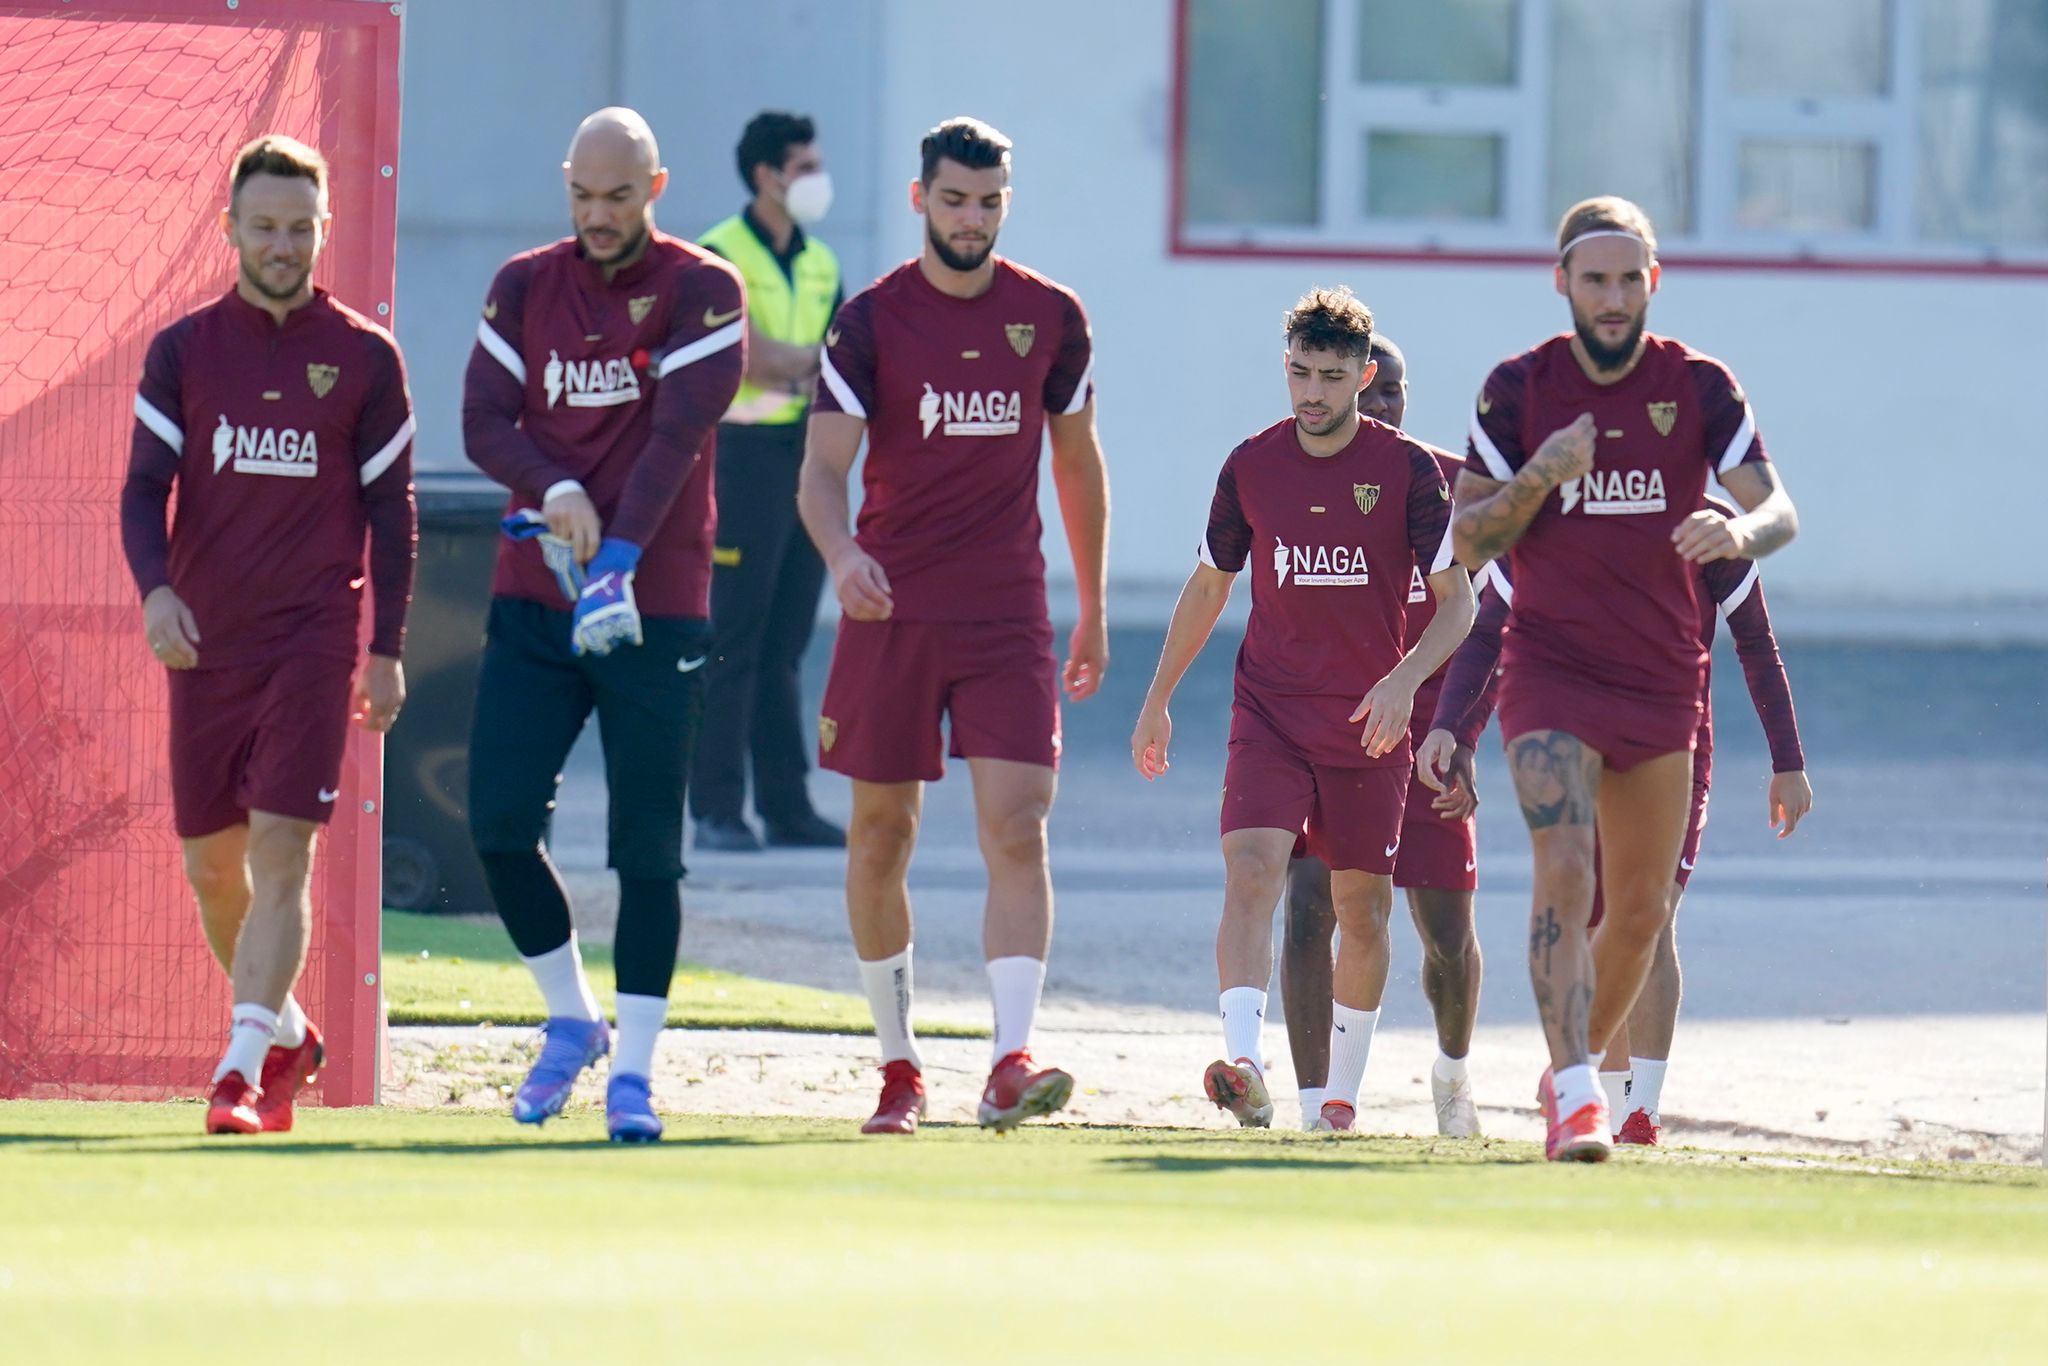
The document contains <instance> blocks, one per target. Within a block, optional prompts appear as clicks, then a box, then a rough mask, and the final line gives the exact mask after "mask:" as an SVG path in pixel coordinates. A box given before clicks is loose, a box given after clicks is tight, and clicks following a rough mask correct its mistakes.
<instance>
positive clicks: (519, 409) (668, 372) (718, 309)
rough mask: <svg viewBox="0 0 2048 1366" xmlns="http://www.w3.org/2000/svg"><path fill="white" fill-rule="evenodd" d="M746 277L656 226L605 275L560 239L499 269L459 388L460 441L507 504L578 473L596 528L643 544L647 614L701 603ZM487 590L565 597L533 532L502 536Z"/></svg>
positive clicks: (639, 577) (741, 341) (739, 356)
mask: <svg viewBox="0 0 2048 1366" xmlns="http://www.w3.org/2000/svg"><path fill="white" fill-rule="evenodd" d="M745 315H746V287H745V286H744V285H743V284H742V283H741V281H740V273H739V271H738V270H736V269H734V268H733V267H732V266H731V265H730V264H729V263H727V262H726V261H725V260H723V259H722V258H720V257H719V256H716V255H714V254H713V253H711V252H709V251H705V250H704V249H702V248H700V247H697V246H693V245H692V244H690V243H688V242H685V241H682V240H681V239H680V238H675V237H670V236H668V235H666V234H664V233H659V232H657V233H654V234H653V235H652V237H651V239H650V240H649V242H648V244H647V251H646V253H645V254H644V255H643V256H642V257H641V258H640V259H639V260H638V261H635V262H634V263H633V264H632V265H630V266H627V267H626V268H625V269H623V270H621V271H619V272H618V274H616V275H614V276H613V277H612V278H611V279H610V280H606V279H605V278H604V271H603V269H602V267H600V266H597V265H594V264H593V263H591V262H589V261H586V260H584V259H583V253H582V250H581V249H580V248H579V247H578V246H577V244H576V240H575V239H574V238H565V239H563V240H562V241H560V242H556V243H554V244H553V245H551V246H546V247H539V248H536V249H535V250H533V251H529V252H524V253H522V254H520V255H518V256H515V257H513V258H512V259H511V260H509V261H507V262H506V263H505V264H504V265H503V266H502V267H500V268H499V270H498V274H497V278H496V279H494V280H492V281H491V290H490V294H489V296H488V297H487V298H486V299H485V301H484V316H483V320H482V321H481V322H479V323H478V324H477V331H476V346H475V347H474V349H472V350H471V352H470V356H469V371H468V373H467V375H465V377H464V379H463V389H462V442H463V448H464V449H465V450H466V451H467V452H468V453H469V458H470V460H472V461H473V462H475V464H476V467H477V468H478V469H480V470H482V471H483V472H484V473H485V474H488V475H490V476H491V477H492V478H493V479H496V480H497V481H498V482H499V483H501V484H503V485H505V486H506V487H507V488H509V489H511V490H512V501H511V503H510V504H509V505H508V510H509V509H511V508H521V507H534V508H537V507H539V506H541V504H542V502H543V501H544V500H545V499H546V496H547V493H548V491H549V490H550V489H552V488H554V487H556V486H557V485H559V484H563V483H568V482H573V483H578V484H581V485H582V486H583V490H584V492H586V493H588V494H589V495H590V500H591V502H593V503H595V504H596V505H597V514H598V516H599V517H600V518H602V519H603V521H604V534H605V535H606V536H612V537H617V538H618V539H620V540H625V541H631V542H632V543H633V544H634V545H637V546H639V547H640V549H641V552H642V553H641V557H640V567H639V570H638V572H637V573H636V574H635V576H634V580H633V593H634V596H635V598H636V599H637V600H638V602H639V605H640V610H641V611H642V612H644V613H645V614H647V615H648V616H651V617H706V616H709V615H710V614H711V533H712V523H713V521H714V519H715V517H716V505H715V503H714V500H713V493H712V487H711V476H712V462H711V461H710V460H706V459H704V458H702V457H703V455H704V454H705V452H706V451H707V450H708V449H709V445H710V442H711V439H712V435H713V433H714V430H715V429H716V427H717V425H718V419H719V417H720V416H721V415H722V414H723V413H724V412H725V410H726V408H728V407H729V406H731V404H732V398H733V395H734V394H735V393H737V392H738V391H739V384H740V375H741V373H742V372H743V371H744V369H745V368H746V334H747V323H746V316H745ZM491 592H492V593H493V594H495V595H496V596H498V597H501V598H524V599H527V600H528V601H531V602H539V603H544V604H546V605H547V606H549V607H553V608H556V609H558V610H560V611H564V612H566V611H568V610H569V606H570V604H569V603H568V602H566V601H565V600H564V599H563V597H562V590H561V588H560V586H559V585H558V584H557V583H556V580H555V576H554V574H553V573H551V572H550V571H549V569H548V567H547V564H546V563H545V562H544V561H543V560H542V559H541V552H540V546H539V544H538V543H537V542H535V541H510V540H507V541H503V542H501V543H500V544H499V547H498V570H497V575H496V577H495V578H494V579H493V580H492V583H491Z"/></svg>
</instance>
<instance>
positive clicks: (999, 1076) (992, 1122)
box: [976, 1048, 1074, 1134]
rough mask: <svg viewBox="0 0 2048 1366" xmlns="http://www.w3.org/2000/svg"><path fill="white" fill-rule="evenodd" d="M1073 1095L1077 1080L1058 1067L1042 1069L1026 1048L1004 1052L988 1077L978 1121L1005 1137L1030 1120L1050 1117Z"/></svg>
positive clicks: (982, 1094) (985, 1127)
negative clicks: (1042, 1116) (1041, 1116)
mask: <svg viewBox="0 0 2048 1366" xmlns="http://www.w3.org/2000/svg"><path fill="white" fill-rule="evenodd" d="M1073 1094H1074V1079H1073V1078H1072V1077H1070V1076H1068V1075H1067V1074H1066V1073H1065V1072H1062V1071H1060V1069H1059V1068H1057V1067H1047V1068H1045V1069H1043V1070H1039V1069H1038V1068H1037V1065H1036V1064H1035V1063H1033V1062H1032V1061H1031V1054H1030V1052H1029V1051H1028V1050H1026V1049H1022V1048H1020V1049H1018V1050H1017V1051H1016V1052H1014V1053H1005V1054H1004V1055H1003V1057H1002V1059H1001V1060H1000V1061H999V1062H997V1063H996V1065H995V1068H994V1070H993V1071H991V1072H990V1073H989V1074H988V1086H987V1087H986V1088H985V1089H984V1090H983V1091H982V1093H981V1109H980V1111H979V1113H978V1114H977V1116H976V1118H978V1119H979V1120H980V1121H981V1127H982V1128H984V1129H994V1130H995V1131H996V1132H997V1133H999V1134H1006V1133H1008V1132H1010V1130H1012V1129H1014V1128H1016V1127H1017V1126H1018V1125H1019V1124H1022V1123H1023V1122H1024V1121H1025V1120H1027V1119H1036V1118H1038V1117H1039V1116H1040V1115H1049V1114H1051V1113H1052V1112H1053V1111H1055V1110H1057V1109H1059V1108H1060V1107H1061V1106H1063V1105H1065V1104H1066V1103H1067V1101H1068V1100H1069V1099H1070V1098H1071V1097H1072V1096H1073Z"/></svg>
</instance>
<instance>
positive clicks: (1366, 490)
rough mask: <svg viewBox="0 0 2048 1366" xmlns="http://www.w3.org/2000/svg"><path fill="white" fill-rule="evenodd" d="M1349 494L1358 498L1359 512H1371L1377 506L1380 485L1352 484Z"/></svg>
mask: <svg viewBox="0 0 2048 1366" xmlns="http://www.w3.org/2000/svg"><path fill="white" fill-rule="evenodd" d="M1351 496H1352V497H1353V498H1355V499H1357V500H1358V510H1359V511H1360V512H1371V511H1372V510H1373V509H1374V508H1375V507H1378V506H1379V501H1380V486H1379V485H1378V484H1353V485H1352V486H1351Z"/></svg>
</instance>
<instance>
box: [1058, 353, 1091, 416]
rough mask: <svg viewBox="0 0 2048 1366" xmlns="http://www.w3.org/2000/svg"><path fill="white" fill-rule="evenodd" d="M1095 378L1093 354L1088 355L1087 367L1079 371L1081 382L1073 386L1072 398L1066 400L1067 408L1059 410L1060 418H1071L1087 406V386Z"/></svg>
mask: <svg viewBox="0 0 2048 1366" xmlns="http://www.w3.org/2000/svg"><path fill="white" fill-rule="evenodd" d="M1094 378H1095V353H1094V352H1093V351H1091V352H1089V353H1088V366H1087V368H1086V369H1084V370H1082V371H1081V382H1080V383H1079V384H1076V385H1075V386H1074V396H1073V397H1072V398H1070V399H1068V400H1067V406H1066V407H1064V408H1062V409H1060V416H1061V417H1072V416H1073V415H1074V414H1075V413H1078V412H1080V411H1081V410H1082V409H1083V408H1085V407H1087V406H1088V385H1089V383H1090V382H1091V381H1093V380H1094Z"/></svg>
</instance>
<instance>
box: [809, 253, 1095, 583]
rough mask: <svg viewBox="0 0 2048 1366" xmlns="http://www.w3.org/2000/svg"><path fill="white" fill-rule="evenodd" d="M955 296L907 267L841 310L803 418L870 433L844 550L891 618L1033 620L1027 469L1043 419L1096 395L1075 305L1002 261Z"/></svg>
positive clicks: (1033, 512) (1033, 552) (1034, 544)
mask: <svg viewBox="0 0 2048 1366" xmlns="http://www.w3.org/2000/svg"><path fill="white" fill-rule="evenodd" d="M995 265H996V271H995V281H994V283H993V284H991V285H990V286H989V288H988V289H987V290H986V291H985V292H984V293H982V294H980V295H978V296H977V297H975V298H972V299H957V298H954V297H953V296H952V295H950V294H946V293H944V292H942V291H940V290H939V289H938V288H937V287H935V286H934V285H933V284H932V283H931V281H929V280H927V279H925V277H924V272H923V271H922V270H920V269H919V268H918V264H917V262H916V261H906V262H904V263H903V264H902V265H900V266H898V267H897V268H896V269H895V270H892V271H890V272H889V273H888V274H887V275H884V276H883V277H882V278H881V279H879V280H877V281H875V282H874V283H873V284H871V285H869V286H868V287H867V288H866V289H864V290H862V291H861V292H860V293H858V294H856V295H854V296H853V297H852V298H851V299H848V300H847V301H846V303H845V305H844V306H843V307H841V308H840V310H839V315H838V317H837V318H835V319H834V320H833V324H832V329H831V330H830V331H829V332H827V333H826V334H825V363H824V370H823V376H822V378H823V383H821V384H820V385H819V386H818V400H817V405H816V408H815V409H814V411H816V412H821V413H845V414H847V415H849V416H851V417H858V418H862V419H865V420H866V422H867V424H868V454H867V460H866V463H865V464H864V465H863V467H862V472H861V482H862V489H863V493H864V497H863V500H862V502H861V508H860V517H859V519H858V524H857V526H856V527H855V531H854V539H855V540H856V541H858V542H859V543H860V548H861V549H862V550H864V551H866V552H867V553H868V554H870V555H872V556H874V558H875V560H876V561H877V562H878V563H880V565H881V566H882V571H883V572H884V573H885V574H887V575H888V576H889V588H890V591H891V593H892V595H893V597H894V600H895V607H894V611H893V612H892V617H893V619H894V620H897V621H1005V620H1019V619H1043V618H1044V617H1045V615H1046V605H1045V555H1044V553H1043V552H1042V551H1041V550H1040V548H1039V538H1040V535H1041V527H1040V524H1039V519H1038V458H1039V450H1040V446H1041V443H1042V434H1043V432H1044V430H1045V419H1046V416H1047V415H1048V414H1051V413H1059V414H1062V415H1064V414H1071V413H1078V412H1080V411H1081V410H1082V409H1083V408H1085V407H1087V405H1088V400H1089V397H1090V396H1091V395H1092V393H1093V392H1094V390H1093V387H1092V385H1091V384H1090V381H1089V371H1090V369H1091V366H1092V362H1093V359H1094V351H1093V348H1092V344H1091V342H1090V340H1089V336H1088V319H1087V316H1086V315H1085V314H1084V313H1083V312H1082V311H1081V301H1080V300H1079V299H1078V298H1076V297H1075V296H1074V294H1073V292H1072V291H1071V290H1069V289H1067V288H1066V287H1065V286H1063V285H1059V284H1056V283H1054V282H1053V281H1051V280H1049V279H1047V278H1046V277H1045V276H1043V275H1040V274H1038V273H1037V272H1035V271H1031V270H1026V269H1025V268H1024V267H1023V266H1020V265H1018V264H1017V263H1016V262H1014V261H1006V260H1004V259H1002V258H1001V257H998V258H996V263H995Z"/></svg>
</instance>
